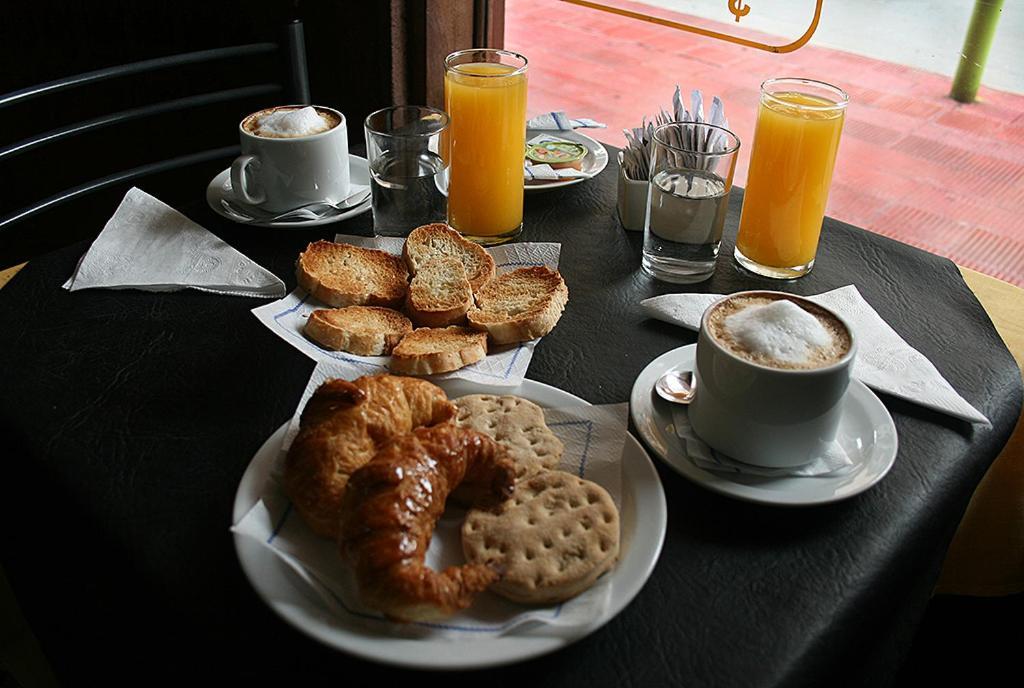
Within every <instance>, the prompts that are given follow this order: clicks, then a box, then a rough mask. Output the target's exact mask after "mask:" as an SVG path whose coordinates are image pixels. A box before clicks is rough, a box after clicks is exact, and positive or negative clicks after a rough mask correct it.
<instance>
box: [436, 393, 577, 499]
mask: <svg viewBox="0 0 1024 688" xmlns="http://www.w3.org/2000/svg"><path fill="white" fill-rule="evenodd" d="M453 403H454V404H455V406H456V407H458V412H457V414H456V416H455V424H456V425H459V426H461V427H465V428H471V429H473V430H476V431H477V432H479V433H482V434H484V435H487V436H488V437H490V438H491V439H493V440H495V441H496V442H497V443H498V444H501V445H502V446H504V447H505V448H506V449H508V450H509V453H510V454H511V455H512V458H513V459H515V462H516V479H517V480H522V479H524V478H526V477H528V476H530V475H533V474H534V473H538V472H540V471H541V470H545V469H554V468H555V467H556V466H558V462H559V461H560V460H561V458H562V452H563V451H564V446H563V445H562V442H561V440H559V439H558V437H556V436H555V434H554V433H553V432H551V430H550V429H549V428H548V426H547V424H546V423H545V421H544V410H543V409H542V408H541V407H540V406H538V405H537V404H535V403H533V402H532V401H529V400H528V399H523V398H522V397H517V396H513V395H510V394H506V395H502V396H496V395H493V394H470V395H467V396H464V397H460V398H458V399H455V400H454V402H453Z"/></svg>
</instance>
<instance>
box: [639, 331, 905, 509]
mask: <svg viewBox="0 0 1024 688" xmlns="http://www.w3.org/2000/svg"><path fill="white" fill-rule="evenodd" d="M696 348H697V345H696V344H690V345H688V346H684V347H680V348H678V349H673V350H672V351H669V352H667V353H665V354H662V355H661V356H659V357H658V358H656V359H654V360H653V361H651V363H650V364H649V365H648V366H647V367H646V368H644V369H643V371H642V372H641V373H640V375H639V377H637V379H636V382H635V383H634V384H633V392H632V394H631V395H630V403H629V408H630V413H632V415H633V423H634V424H635V425H636V428H637V431H638V432H639V433H640V436H641V437H643V439H644V441H645V442H647V446H649V447H650V448H651V449H652V450H653V451H654V453H655V454H657V455H658V457H660V458H661V459H662V460H663V461H664V462H665V463H667V464H668V465H669V466H671V467H672V468H674V469H675V470H676V471H678V472H679V473H681V474H683V475H684V476H685V477H687V478H689V479H690V480H692V481H693V482H695V483H697V484H698V485H701V486H703V487H706V488H708V489H709V490H713V491H715V492H719V493H721V494H724V495H729V496H730V497H736V498H738V499H743V500H746V501H749V502H757V503H759V504H778V505H788V506H807V505H812V504H826V503H829V502H838V501H840V500H843V499H847V498H849V497H852V496H854V495H856V494H859V493H861V492H863V491H864V490H866V489H868V488H869V487H871V486H872V485H874V484H875V483H877V482H878V481H879V480H881V479H882V478H883V477H885V474H886V473H888V472H889V469H890V468H892V465H893V462H894V461H895V460H896V447H897V442H896V425H895V424H894V423H893V421H892V416H890V415H889V411H888V410H887V409H886V408H885V406H884V405H883V404H882V402H881V401H879V399H878V397H876V396H875V395H874V393H873V392H872V391H871V390H870V389H868V388H867V387H866V386H865V385H864V383H862V382H860V381H858V380H851V381H850V387H849V389H848V390H847V392H846V396H845V397H844V398H843V402H842V403H843V416H842V419H841V420H840V421H839V434H838V436H837V438H836V439H837V440H838V441H839V444H840V445H841V446H842V447H843V449H844V450H846V453H847V455H848V456H849V457H850V459H851V460H852V461H853V463H854V466H855V468H854V470H852V471H850V472H844V473H843V475H841V476H835V477H829V476H815V477H785V478H767V477H762V476H755V475H738V474H735V473H713V472H711V471H706V470H704V469H702V468H698V467H697V465H696V464H694V463H693V462H692V461H691V460H690V459H689V458H687V456H686V455H685V454H684V453H683V447H682V441H681V440H680V439H679V438H678V437H677V436H676V434H675V426H674V425H673V423H672V409H671V408H670V405H669V402H667V401H665V400H664V399H662V398H661V397H659V396H658V395H657V393H656V392H655V391H654V383H655V382H656V381H657V380H658V378H659V377H661V376H662V375H663V374H664V373H666V372H667V371H669V370H672V369H674V368H678V369H680V370H692V369H693V363H694V351H695V350H696Z"/></svg>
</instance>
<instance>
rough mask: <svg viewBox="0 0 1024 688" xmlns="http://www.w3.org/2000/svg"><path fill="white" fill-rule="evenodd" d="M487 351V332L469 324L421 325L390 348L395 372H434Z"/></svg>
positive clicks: (459, 365) (478, 357)
mask: <svg viewBox="0 0 1024 688" xmlns="http://www.w3.org/2000/svg"><path fill="white" fill-rule="evenodd" d="M486 355H487V334H486V333H484V332H477V331H476V330H471V329H469V328H468V327H457V326H452V327H445V328H431V327H421V328H420V329H418V330H413V331H412V332H410V333H409V334H407V335H405V336H404V337H402V341H400V342H399V343H398V346H396V347H395V348H394V349H393V350H392V351H391V363H390V364H389V366H388V367H389V368H391V370H392V372H396V373H404V374H406V375H435V374H437V373H447V372H449V371H452V370H458V369H459V368H462V367H463V366H467V365H469V364H470V363H476V362H477V361H479V360H481V359H483V358H484V357H485V356H486Z"/></svg>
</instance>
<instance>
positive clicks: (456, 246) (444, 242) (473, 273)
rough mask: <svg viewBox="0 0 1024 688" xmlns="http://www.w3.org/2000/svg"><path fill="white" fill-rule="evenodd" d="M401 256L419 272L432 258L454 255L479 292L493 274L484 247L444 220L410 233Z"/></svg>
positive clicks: (475, 290) (474, 288)
mask: <svg viewBox="0 0 1024 688" xmlns="http://www.w3.org/2000/svg"><path fill="white" fill-rule="evenodd" d="M402 256H403V257H404V258H405V262H406V264H408V266H409V272H411V273H412V274H413V275H416V274H417V273H419V271H420V270H422V269H423V266H424V265H426V263H427V262H428V261H430V260H431V259H432V258H438V257H440V256H454V257H456V258H458V259H459V260H461V261H462V266H463V268H464V269H465V270H466V279H468V280H469V284H470V286H471V287H472V288H473V292H474V293H476V292H477V291H479V289H480V287H482V286H483V285H484V283H486V282H487V280H489V279H491V278H492V277H494V259H493V258H491V254H489V253H488V252H487V251H486V250H485V249H484V247H483V246H480V245H479V244H474V243H473V242H472V241H469V240H467V239H463V238H462V235H461V234H459V233H458V232H456V231H455V230H454V229H452V228H451V227H449V226H448V225H446V224H443V223H439V222H438V223H434V224H432V225H423V226H422V227H417V228H416V229H414V230H412V231H411V232H409V237H408V238H407V239H406V240H405V248H404V249H403V250H402Z"/></svg>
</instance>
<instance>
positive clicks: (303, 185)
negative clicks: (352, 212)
mask: <svg viewBox="0 0 1024 688" xmlns="http://www.w3.org/2000/svg"><path fill="white" fill-rule="evenodd" d="M304 107H307V106H302V105H283V106H279V107H274V108H266V109H264V110H260V111H258V112H254V113H252V114H250V115H248V116H247V117H245V118H244V119H243V120H242V121H241V122H240V123H239V125H238V133H239V137H240V138H241V144H242V155H240V156H239V157H238V158H236V159H235V161H234V162H233V163H232V164H231V188H232V192H233V193H234V195H235V197H236V198H237V199H238V200H240V201H243V202H245V203H248V204H249V205H253V206H257V207H259V208H261V209H263V210H267V211H270V212H279V211H285V210H291V209H292V208H297V207H299V206H303V205H307V204H309V203H313V202H316V201H329V202H334V203H337V202H340V201H343V200H345V199H346V198H348V195H349V167H348V130H347V128H346V126H345V115H343V114H342V113H340V112H338V111H337V110H333V109H331V108H327V107H321V106H314V107H315V110H316V111H317V114H319V115H321V117H322V119H323V126H326V127H328V128H327V129H326V130H324V131H315V129H312V130H311V131H314V132H315V133H304V132H303V131H302V130H301V129H300V130H297V131H283V132H282V131H277V130H275V131H266V132H265V133H263V132H264V130H263V129H261V128H260V127H259V126H258V122H260V121H265V120H263V118H264V117H266V116H267V115H271V114H274V113H285V114H289V113H290V112H297V111H299V110H301V109H302V108H304Z"/></svg>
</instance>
